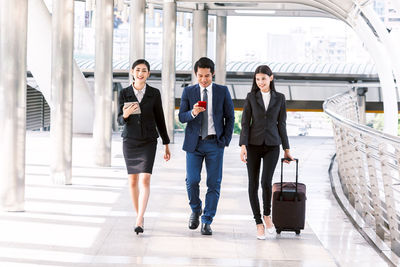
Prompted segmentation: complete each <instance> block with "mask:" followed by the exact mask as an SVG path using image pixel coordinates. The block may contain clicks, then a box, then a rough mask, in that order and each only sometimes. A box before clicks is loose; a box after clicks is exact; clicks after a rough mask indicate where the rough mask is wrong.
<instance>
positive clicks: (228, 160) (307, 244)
mask: <svg viewBox="0 0 400 267" xmlns="http://www.w3.org/2000/svg"><path fill="white" fill-rule="evenodd" d="M182 140H183V136H182V134H177V135H176V138H175V143H176V144H173V145H171V150H172V159H171V161H170V162H168V163H165V162H163V160H162V148H163V147H162V146H161V145H159V147H158V152H157V159H156V164H155V168H154V174H153V176H152V182H151V183H152V184H151V195H150V201H149V205H148V210H147V212H146V215H145V232H144V234H143V235H140V236H136V235H135V233H134V232H133V225H134V221H135V214H134V212H133V209H132V204H131V202H130V197H129V192H128V189H127V179H126V171H125V165H124V161H123V158H122V152H121V150H122V148H121V146H122V145H121V142H120V138H119V136H118V135H115V136H114V137H113V153H112V155H113V159H112V167H111V168H99V167H96V166H94V165H93V160H92V156H93V153H94V152H93V149H92V140H91V138H90V137H88V136H75V137H74V143H73V151H74V153H73V185H70V186H59V185H53V184H52V183H51V181H50V178H49V175H48V174H49V160H50V157H51V155H50V152H49V151H50V149H49V141H50V140H49V135H48V133H28V136H27V159H26V164H27V165H26V184H27V185H26V205H25V207H26V211H25V212H13V213H10V212H8V213H7V212H4V213H0V266H1V267H3V266H4V267H9V266H10V267H12V266H46V267H49V266H74V267H78V266H91V267H94V266H279V267H281V266H282V267H285V266H288V267H289V266H290V267H292V266H296V267H297V266H315V267H317V266H318V267H320V266H356V265H358V266H363V267H365V266H374V267H377V266H387V264H386V263H385V262H384V261H383V260H382V259H381V258H380V257H379V255H378V254H377V253H376V252H375V251H374V250H373V249H372V248H371V247H370V246H369V245H368V243H366V242H365V240H364V239H363V238H362V237H361V235H360V234H359V233H358V232H357V231H356V230H355V229H354V228H353V227H352V225H351V224H350V223H349V221H348V219H347V218H346V216H345V215H344V213H343V212H342V211H341V209H340V207H339V206H338V205H337V204H336V200H335V198H334V197H333V196H332V194H331V191H330V185H329V179H328V172H327V170H328V166H329V162H330V158H331V156H332V155H333V153H334V146H333V140H332V139H331V138H323V137H292V138H290V141H291V146H292V154H293V155H294V156H295V157H298V158H299V159H300V179H301V181H302V182H304V183H306V184H307V190H308V192H307V197H308V200H307V216H306V228H305V229H304V231H302V233H301V235H300V236H296V235H295V234H294V233H292V232H284V233H282V234H281V235H276V234H273V235H269V236H268V237H267V239H266V240H263V241H261V240H256V238H255V224H254V222H253V220H252V215H251V209H250V205H249V201H248V196H247V173H246V168H245V165H244V164H242V162H241V161H240V160H239V146H238V145H237V144H238V137H237V136H235V137H234V139H233V141H232V144H231V146H230V147H229V148H227V149H226V150H225V159H224V176H223V182H222V191H221V197H220V202H219V206H218V212H217V216H216V217H215V219H214V223H213V224H212V229H213V231H214V234H213V236H202V235H200V233H199V229H198V230H194V231H193V230H189V229H188V228H187V221H188V217H189V214H190V209H189V206H188V200H187V195H186V190H185V153H184V152H183V151H182V150H181V144H182ZM279 172H280V170H279V166H278V168H277V172H276V175H275V178H274V181H276V180H277V179H279ZM285 177H288V179H290V178H291V177H294V164H293V165H290V166H289V167H287V168H285ZM205 188H206V187H205V179H203V180H202V190H201V194H202V195H203V196H204V193H205Z"/></svg>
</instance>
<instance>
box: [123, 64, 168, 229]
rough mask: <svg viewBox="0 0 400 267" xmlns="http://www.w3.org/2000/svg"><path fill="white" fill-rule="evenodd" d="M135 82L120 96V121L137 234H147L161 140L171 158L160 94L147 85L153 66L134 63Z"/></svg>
mask: <svg viewBox="0 0 400 267" xmlns="http://www.w3.org/2000/svg"><path fill="white" fill-rule="evenodd" d="M131 74H132V77H133V80H134V81H133V83H132V84H131V85H130V86H128V87H127V88H124V89H123V90H121V92H120V95H119V112H118V122H119V124H120V125H124V130H123V132H122V135H121V136H122V137H123V152H124V158H125V163H126V168H127V171H128V177H129V185H130V186H129V188H130V191H131V196H132V202H133V206H134V208H135V211H136V214H137V218H136V224H135V232H136V234H139V233H143V231H144V228H143V221H144V219H143V216H144V213H145V211H146V206H147V202H148V200H149V195H150V177H151V174H152V171H153V164H154V158H155V155H156V148H157V138H158V137H159V136H161V139H162V142H163V144H164V145H165V154H164V159H165V160H166V161H168V160H169V159H170V157H171V154H170V151H169V147H168V144H169V142H170V141H169V137H168V133H167V127H166V125H165V119H164V112H163V108H162V104H161V94H160V91H159V90H158V89H156V88H154V87H151V86H150V85H148V84H146V80H147V78H148V77H149V76H150V64H149V63H148V62H147V61H146V60H144V59H139V60H136V61H135V62H134V63H133V64H132V69H131Z"/></svg>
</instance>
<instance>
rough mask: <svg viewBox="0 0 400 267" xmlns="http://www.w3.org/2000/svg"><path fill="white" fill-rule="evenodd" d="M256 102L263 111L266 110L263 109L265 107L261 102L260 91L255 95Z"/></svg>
mask: <svg viewBox="0 0 400 267" xmlns="http://www.w3.org/2000/svg"><path fill="white" fill-rule="evenodd" d="M256 100H257V103H258V104H259V105H260V106H261V107H262V108H263V109H264V110H266V108H265V106H264V101H263V99H262V95H261V91H260V90H258V92H257V93H256Z"/></svg>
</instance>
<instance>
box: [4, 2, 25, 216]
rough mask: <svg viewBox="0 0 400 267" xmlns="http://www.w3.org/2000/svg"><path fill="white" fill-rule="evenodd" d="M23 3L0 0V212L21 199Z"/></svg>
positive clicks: (20, 208)
mask: <svg viewBox="0 0 400 267" xmlns="http://www.w3.org/2000/svg"><path fill="white" fill-rule="evenodd" d="M27 20H28V1H27V0H20V1H15V0H2V1H0V58H1V63H0V209H2V210H7V211H23V210H24V199H25V133H26V47H27Z"/></svg>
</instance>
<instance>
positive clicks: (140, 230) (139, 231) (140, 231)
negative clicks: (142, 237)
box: [135, 226, 144, 235]
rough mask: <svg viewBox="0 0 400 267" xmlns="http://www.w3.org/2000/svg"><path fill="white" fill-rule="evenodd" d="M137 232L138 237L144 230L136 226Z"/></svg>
mask: <svg viewBox="0 0 400 267" xmlns="http://www.w3.org/2000/svg"><path fill="white" fill-rule="evenodd" d="M135 232H136V234H137V235H138V234H139V233H143V232H144V229H143V228H142V227H141V226H136V227H135Z"/></svg>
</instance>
